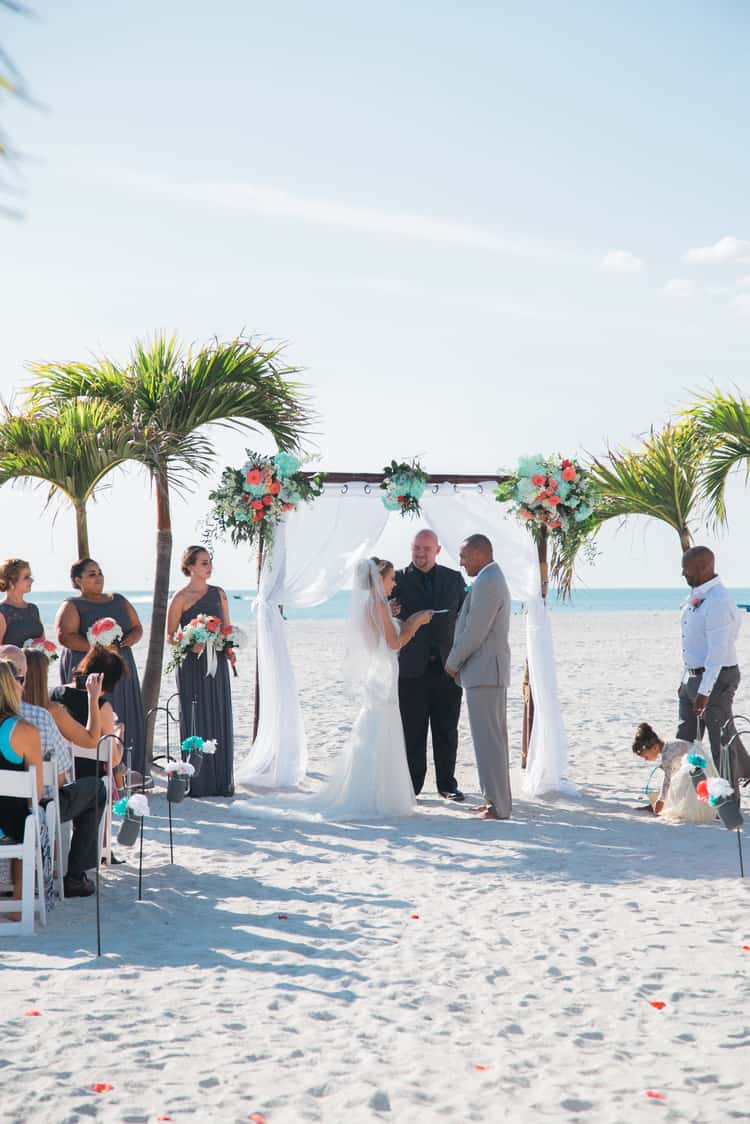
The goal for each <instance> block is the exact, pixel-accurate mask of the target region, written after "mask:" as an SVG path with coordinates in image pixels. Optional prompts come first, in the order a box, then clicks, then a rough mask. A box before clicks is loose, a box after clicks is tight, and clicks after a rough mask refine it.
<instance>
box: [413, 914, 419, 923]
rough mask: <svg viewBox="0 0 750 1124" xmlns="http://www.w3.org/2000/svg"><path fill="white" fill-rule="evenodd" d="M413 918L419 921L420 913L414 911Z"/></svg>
mask: <svg viewBox="0 0 750 1124" xmlns="http://www.w3.org/2000/svg"><path fill="white" fill-rule="evenodd" d="M411 919H412V921H419V914H418V913H412V914H411Z"/></svg>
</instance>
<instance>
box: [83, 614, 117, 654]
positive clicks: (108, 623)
mask: <svg viewBox="0 0 750 1124" xmlns="http://www.w3.org/2000/svg"><path fill="white" fill-rule="evenodd" d="M122 635H123V633H122V629H121V628H120V626H119V624H118V623H117V621H116V620H115V619H114V617H100V618H99V620H98V621H94V623H93V624H92V626H91V628H90V629H89V630H88V632H87V633H86V639H87V640H88V642H89V644H90V646H91V647H92V648H94V647H96V648H110V647H111V646H112V645H113V644H119V643H120V641H121V640H122Z"/></svg>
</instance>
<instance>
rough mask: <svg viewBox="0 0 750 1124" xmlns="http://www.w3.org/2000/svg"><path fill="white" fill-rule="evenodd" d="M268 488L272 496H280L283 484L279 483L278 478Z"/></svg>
mask: <svg viewBox="0 0 750 1124" xmlns="http://www.w3.org/2000/svg"><path fill="white" fill-rule="evenodd" d="M268 490H269V492H270V493H271V495H272V496H278V494H279V492H280V491H281V484H279V482H278V480H274V482H273V484H272V485H271V487H270V488H269V489H268Z"/></svg>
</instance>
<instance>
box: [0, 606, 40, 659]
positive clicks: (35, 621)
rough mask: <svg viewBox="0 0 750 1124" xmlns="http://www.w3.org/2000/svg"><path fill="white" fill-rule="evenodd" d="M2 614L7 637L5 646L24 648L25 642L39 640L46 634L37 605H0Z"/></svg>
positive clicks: (4, 640)
mask: <svg viewBox="0 0 750 1124" xmlns="http://www.w3.org/2000/svg"><path fill="white" fill-rule="evenodd" d="M0 613H2V614H3V616H4V617H5V636H4V637H3V644H15V646H16V647H17V648H23V645H24V641H25V640H38V638H39V637H40V636H41V635H42V634H43V633H44V625H43V624H42V618H41V617H40V616H39V610H38V609H37V607H36V605H8V604H7V603H6V604H4V605H0Z"/></svg>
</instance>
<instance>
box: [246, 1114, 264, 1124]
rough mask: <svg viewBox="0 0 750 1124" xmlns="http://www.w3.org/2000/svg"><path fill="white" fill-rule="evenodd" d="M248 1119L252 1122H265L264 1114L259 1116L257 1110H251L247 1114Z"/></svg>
mask: <svg viewBox="0 0 750 1124" xmlns="http://www.w3.org/2000/svg"><path fill="white" fill-rule="evenodd" d="M248 1120H252V1121H253V1122H254V1124H266V1118H265V1116H261V1114H260V1113H259V1112H253V1113H252V1114H251V1115H250V1116H248Z"/></svg>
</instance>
